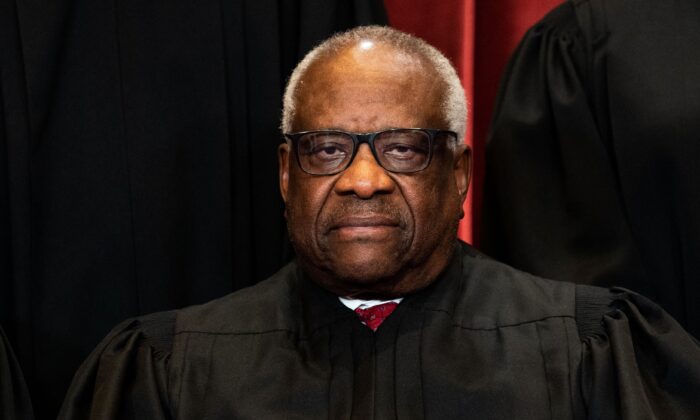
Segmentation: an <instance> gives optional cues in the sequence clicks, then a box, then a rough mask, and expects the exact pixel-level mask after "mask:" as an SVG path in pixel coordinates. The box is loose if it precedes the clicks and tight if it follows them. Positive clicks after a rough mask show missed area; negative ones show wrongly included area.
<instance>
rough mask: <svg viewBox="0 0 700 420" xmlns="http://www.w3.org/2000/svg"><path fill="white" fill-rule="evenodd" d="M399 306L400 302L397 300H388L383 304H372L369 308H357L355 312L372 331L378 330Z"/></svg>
mask: <svg viewBox="0 0 700 420" xmlns="http://www.w3.org/2000/svg"><path fill="white" fill-rule="evenodd" d="M397 306H399V304H398V303H396V302H387V303H382V304H381V305H374V306H370V307H369V308H364V309H362V308H357V309H355V312H356V313H357V315H359V317H360V320H361V321H362V322H363V323H364V324H365V325H366V326H368V327H369V328H370V329H371V330H372V331H377V328H379V326H380V325H381V324H382V322H384V320H385V319H386V318H387V317H388V316H389V315H391V313H392V312H394V309H396V307H397Z"/></svg>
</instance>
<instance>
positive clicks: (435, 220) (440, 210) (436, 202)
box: [404, 176, 461, 244]
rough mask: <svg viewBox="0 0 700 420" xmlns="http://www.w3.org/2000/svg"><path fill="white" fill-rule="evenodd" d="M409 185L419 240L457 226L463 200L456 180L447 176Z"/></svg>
mask: <svg viewBox="0 0 700 420" xmlns="http://www.w3.org/2000/svg"><path fill="white" fill-rule="evenodd" d="M435 178H436V179H432V180H426V181H425V182H420V183H415V184H414V185H411V186H408V185H407V186H406V189H405V193H404V195H405V197H406V201H407V203H408V206H409V207H410V209H411V212H412V213H413V217H414V219H415V224H416V236H417V238H416V239H417V242H418V244H420V243H421V241H424V240H426V238H439V237H442V236H443V235H445V234H447V233H450V232H451V231H452V230H454V229H455V228H456V226H457V223H458V222H459V216H460V209H461V208H460V205H459V203H460V200H459V194H458V192H457V190H456V188H455V186H454V181H453V180H452V179H451V178H449V177H447V176H441V177H435Z"/></svg>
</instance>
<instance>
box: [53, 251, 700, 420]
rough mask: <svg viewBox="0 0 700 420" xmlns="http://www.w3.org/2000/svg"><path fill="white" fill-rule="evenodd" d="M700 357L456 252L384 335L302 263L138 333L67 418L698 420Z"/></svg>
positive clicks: (620, 311)
mask: <svg viewBox="0 0 700 420" xmlns="http://www.w3.org/2000/svg"><path fill="white" fill-rule="evenodd" d="M699 392H700V346H698V343H697V342H696V341H695V340H694V339H693V338H692V337H691V336H690V335H688V334H687V333H686V332H685V331H683V329H682V328H681V327H680V326H679V325H678V324H677V323H676V322H675V321H674V320H673V319H672V318H670V317H669V316H668V315H667V314H666V313H665V312H663V310H661V309H660V308H659V307H658V306H656V305H655V304H653V303H652V302H650V301H649V300H647V299H645V298H643V297H641V296H639V295H636V294H634V293H632V292H629V291H627V290H623V289H603V288H597V287H592V286H583V285H579V286H576V285H574V284H571V283H566V282H556V281H548V280H543V279H541V278H537V277H534V276H531V275H529V274H525V273H522V272H519V271H517V270H514V269H512V268H510V267H508V266H505V265H502V264H500V263H498V262H495V261H493V260H491V259H489V258H487V257H484V256H482V255H481V254H478V253H476V252H475V251H473V250H472V249H471V248H469V247H468V246H466V245H464V244H461V245H459V246H457V247H456V251H455V256H454V257H453V259H452V262H451V263H450V265H449V266H448V267H447V269H446V270H445V271H444V272H443V273H442V275H441V276H440V277H439V279H437V280H436V281H435V282H434V283H433V284H432V285H431V286H429V287H428V288H426V289H424V290H422V291H420V292H418V293H415V294H413V295H410V296H406V297H405V298H404V300H403V301H402V302H401V304H399V306H398V307H397V308H396V310H395V311H394V312H393V313H392V314H391V315H390V316H389V317H388V318H387V319H386V320H385V321H384V323H383V324H382V325H381V326H380V327H379V328H378V330H377V332H376V333H373V332H372V331H371V330H370V329H369V328H367V327H366V326H364V325H363V324H362V323H361V321H360V320H359V318H358V317H357V316H356V314H355V313H354V312H352V311H351V310H350V309H348V308H347V307H345V306H344V305H343V304H342V303H341V302H340V301H339V300H338V298H337V297H336V296H334V295H332V294H330V293H329V292H327V291H325V290H324V289H321V288H320V287H318V286H317V285H315V284H314V283H313V282H311V281H310V280H308V279H307V278H306V277H305V276H304V274H303V273H302V272H301V271H300V269H299V268H298V266H297V265H296V264H295V263H291V264H289V265H288V266H286V267H285V268H283V269H282V270H281V271H280V272H278V273H277V274H275V275H274V276H272V277H271V278H269V279H268V280H266V281H264V282H262V283H260V284H258V285H256V286H253V287H251V288H247V289H243V290H241V291H239V292H236V293H234V294H231V295H228V296H226V297H223V298H221V299H218V300H215V301H212V302H210V303H207V304H204V305H200V306H194V307H189V308H185V309H182V310H178V311H171V312H165V313H156V314H152V315H148V316H145V317H140V318H136V319H132V320H128V321H126V322H124V323H122V324H121V325H119V326H118V327H116V328H115V329H114V330H113V331H112V332H111V333H110V334H109V336H108V337H106V338H105V339H104V340H103V342H102V343H101V344H100V345H99V347H98V348H97V349H96V350H95V351H94V352H93V353H92V355H91V356H90V357H89V358H88V359H87V360H86V361H85V362H84V364H83V366H82V367H81V369H80V370H79V371H78V373H77V374H76V376H75V378H74V381H73V384H72V386H71V389H70V391H69V393H68V396H67V398H66V400H65V402H64V405H63V408H62V411H61V414H60V416H59V418H60V419H131V418H149V419H192V418H237V419H245V418H250V419H252V418H269V419H275V418H299V419H302V418H303V419H310V418H313V419H323V418H329V419H366V418H378V419H388V418H398V419H422V418H429V419H450V418H465V417H469V418H479V419H503V418H519V419H544V418H551V419H586V418H597V419H618V418H623V419H630V420H632V419H635V420H637V419H645V418H663V419H690V418H695V417H696V416H697V415H698V414H700V401H698V399H697V395H698V393H699Z"/></svg>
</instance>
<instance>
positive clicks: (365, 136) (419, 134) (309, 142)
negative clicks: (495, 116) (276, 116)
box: [284, 128, 457, 175]
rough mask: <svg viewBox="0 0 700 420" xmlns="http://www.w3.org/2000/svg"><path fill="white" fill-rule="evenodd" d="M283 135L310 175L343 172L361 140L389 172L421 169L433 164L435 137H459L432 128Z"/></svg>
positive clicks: (447, 138)
mask: <svg viewBox="0 0 700 420" xmlns="http://www.w3.org/2000/svg"><path fill="white" fill-rule="evenodd" d="M284 137H285V138H287V139H289V140H290V141H291V142H292V145H293V147H294V150H295V155H296V157H297V162H298V163H299V166H300V167H301V169H302V170H304V172H306V173H309V174H311V175H333V174H337V173H339V172H342V171H344V170H345V169H347V168H348V167H349V166H350V164H351V163H352V161H353V159H354V158H355V155H356V154H357V149H358V148H359V147H360V145H361V144H362V143H367V144H368V145H369V148H370V150H371V151H372V155H374V158H375V159H376V160H377V162H378V163H379V165H381V167H382V168H384V169H386V170H387V171H390V172H396V173H410V172H418V171H422V170H423V169H425V168H427V167H428V165H430V160H431V159H432V156H433V145H434V144H435V141H436V140H438V139H444V140H445V141H449V140H453V141H456V140H457V134H456V133H454V132H452V131H446V130H435V129H431V128H394V129H390V130H382V131H376V132H373V133H362V134H358V133H348V132H345V131H339V130H320V131H304V132H300V133H289V134H285V135H284Z"/></svg>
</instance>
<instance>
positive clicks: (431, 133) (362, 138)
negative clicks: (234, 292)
mask: <svg viewBox="0 0 700 420" xmlns="http://www.w3.org/2000/svg"><path fill="white" fill-rule="evenodd" d="M406 130H415V131H422V132H424V133H427V134H428V159H427V160H426V163H425V165H424V166H423V167H421V168H419V169H416V170H412V171H393V170H391V169H388V168H386V167H384V165H383V164H382V161H381V160H380V159H379V158H378V157H377V149H375V148H374V139H375V138H376V137H377V136H378V135H379V134H382V133H388V132H392V131H406ZM315 133H339V134H345V135H347V136H349V137H350V138H352V141H353V149H352V156H350V159H348V162H347V163H346V164H345V166H342V167H340V168H339V169H338V170H337V171H334V172H329V173H314V172H309V171H308V170H306V169H305V168H304V166H303V165H302V164H301V160H300V158H299V139H300V138H301V137H302V136H304V135H306V134H315ZM440 134H447V135H449V136H451V137H448V139H450V140H453V141H454V142H455V143H456V142H457V139H458V138H459V137H458V136H457V133H455V132H454V131H450V130H440V129H435V128H390V129H387V130H380V131H373V132H370V133H351V132H349V131H343V130H310V131H299V132H297V133H284V137H285V139H287V140H289V141H290V142H291V143H292V147H293V149H294V155H295V156H296V161H297V164H298V165H299V167H300V168H301V170H302V171H304V172H306V173H307V174H309V175H321V176H325V175H335V174H339V173H341V172H343V171H344V170H346V169H348V168H349V167H350V165H352V162H353V161H354V160H355V156H356V155H357V151H358V150H359V149H360V145H361V144H363V143H367V145H368V146H369V149H370V150H371V151H372V156H374V160H375V161H376V162H377V164H378V165H379V166H381V167H382V168H383V169H384V170H385V171H389V172H391V173H398V174H409V173H416V172H420V171H423V170H425V169H426V168H427V167H428V166H430V162H432V160H433V141H434V140H435V137H436V136H438V135H440Z"/></svg>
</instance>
